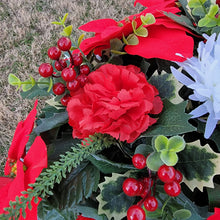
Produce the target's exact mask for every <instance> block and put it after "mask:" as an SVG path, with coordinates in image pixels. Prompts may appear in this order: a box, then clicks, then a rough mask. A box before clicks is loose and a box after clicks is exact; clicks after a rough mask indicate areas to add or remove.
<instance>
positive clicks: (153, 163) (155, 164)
mask: <svg viewBox="0 0 220 220" xmlns="http://www.w3.org/2000/svg"><path fill="white" fill-rule="evenodd" d="M160 154H161V153H160V152H153V153H151V154H150V155H149V156H148V157H147V167H148V168H149V169H150V170H152V171H157V170H158V169H159V167H160V166H161V165H163V164H164V163H163V161H162V160H161V158H160Z"/></svg>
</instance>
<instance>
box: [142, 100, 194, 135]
mask: <svg viewBox="0 0 220 220" xmlns="http://www.w3.org/2000/svg"><path fill="white" fill-rule="evenodd" d="M163 104H164V108H163V112H162V113H161V115H160V117H159V119H158V121H157V123H156V124H154V125H152V126H151V127H150V128H149V129H148V130H147V131H146V132H144V133H143V136H145V137H151V136H155V135H164V136H174V135H179V134H184V133H187V132H191V131H195V130H196V128H195V127H193V126H192V125H191V124H189V122H188V120H189V119H190V117H191V116H190V115H188V114H186V113H185V107H186V104H187V102H181V103H179V104H177V105H175V104H172V103H171V102H170V101H168V100H164V101H163Z"/></svg>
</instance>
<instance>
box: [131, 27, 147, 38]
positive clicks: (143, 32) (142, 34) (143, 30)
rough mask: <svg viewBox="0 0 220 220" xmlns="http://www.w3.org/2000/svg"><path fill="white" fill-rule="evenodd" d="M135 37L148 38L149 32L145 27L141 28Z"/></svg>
mask: <svg viewBox="0 0 220 220" xmlns="http://www.w3.org/2000/svg"><path fill="white" fill-rule="evenodd" d="M134 33H135V35H137V36H139V37H147V36H148V30H147V28H145V27H139V28H137V29H136V30H135V31H134Z"/></svg>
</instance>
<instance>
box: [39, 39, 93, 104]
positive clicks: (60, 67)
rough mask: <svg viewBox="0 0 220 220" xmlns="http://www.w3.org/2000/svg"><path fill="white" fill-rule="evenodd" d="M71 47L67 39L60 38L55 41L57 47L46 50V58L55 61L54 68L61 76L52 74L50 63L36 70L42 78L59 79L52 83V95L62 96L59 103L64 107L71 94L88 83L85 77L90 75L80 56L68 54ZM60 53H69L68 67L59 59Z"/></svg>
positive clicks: (55, 73)
mask: <svg viewBox="0 0 220 220" xmlns="http://www.w3.org/2000/svg"><path fill="white" fill-rule="evenodd" d="M71 46H72V43H71V40H70V39H69V38H68V37H61V38H60V39H59V40H58V41H57V47H50V48H49V49H48V57H49V58H50V59H51V60H54V61H55V62H54V67H55V69H56V70H57V71H60V72H61V74H57V72H54V68H53V66H52V65H51V64H50V63H42V64H41V65H40V66H39V69H38V71H39V74H40V75H41V76H42V77H44V78H47V77H54V78H61V80H60V81H58V82H56V83H54V85H53V93H54V94H55V95H63V97H62V98H61V100H60V101H61V103H62V105H64V106H66V105H67V103H68V101H69V100H70V97H71V94H72V93H73V92H75V91H77V90H78V89H79V88H80V87H83V86H84V85H85V84H86V82H87V81H88V78H87V75H88V74H89V73H90V68H89V66H88V65H86V64H83V57H82V55H81V54H72V53H71V52H70V49H71ZM62 51H63V52H68V53H69V56H70V65H67V60H66V59H61V54H62Z"/></svg>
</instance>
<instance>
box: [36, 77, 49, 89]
mask: <svg viewBox="0 0 220 220" xmlns="http://www.w3.org/2000/svg"><path fill="white" fill-rule="evenodd" d="M50 78H51V77H47V78H45V77H40V78H39V79H38V87H39V88H40V89H45V88H48V86H49V84H50Z"/></svg>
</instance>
